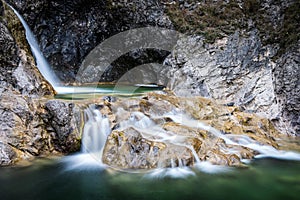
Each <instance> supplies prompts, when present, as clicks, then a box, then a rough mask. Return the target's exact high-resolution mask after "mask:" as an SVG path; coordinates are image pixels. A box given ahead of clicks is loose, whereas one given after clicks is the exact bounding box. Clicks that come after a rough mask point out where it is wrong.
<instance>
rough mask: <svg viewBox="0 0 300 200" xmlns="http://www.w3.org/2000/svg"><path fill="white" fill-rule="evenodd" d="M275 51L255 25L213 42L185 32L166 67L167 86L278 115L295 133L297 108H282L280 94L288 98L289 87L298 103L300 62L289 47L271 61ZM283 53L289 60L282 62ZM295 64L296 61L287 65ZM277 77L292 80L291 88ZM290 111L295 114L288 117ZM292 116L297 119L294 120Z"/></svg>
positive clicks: (272, 116)
mask: <svg viewBox="0 0 300 200" xmlns="http://www.w3.org/2000/svg"><path fill="white" fill-rule="evenodd" d="M294 49H297V46H296V47H295V48H294ZM275 52H276V50H275V49H274V47H271V46H263V45H262V44H261V42H260V38H259V36H258V32H257V31H251V32H250V33H249V34H248V36H247V37H245V36H242V35H241V32H238V31H237V32H236V33H235V34H234V35H231V36H230V37H228V38H227V37H225V38H223V39H222V40H217V41H216V42H215V43H214V44H204V42H203V38H201V37H197V36H189V37H186V38H182V39H181V40H180V41H179V42H178V44H177V47H176V48H175V50H174V51H173V52H172V55H171V56H169V57H168V58H167V60H166V62H165V63H167V64H168V68H166V69H165V72H164V73H165V74H168V75H167V76H168V87H169V88H171V89H172V90H173V91H174V92H175V93H176V94H177V95H180V96H189V95H201V96H205V97H210V98H212V99H215V100H220V102H223V103H225V104H227V103H233V104H234V105H237V106H240V107H242V108H243V109H245V111H246V112H254V113H257V114H259V115H261V116H263V117H266V118H268V119H271V120H274V121H276V120H279V121H280V123H276V125H277V126H278V128H280V130H282V132H285V133H288V134H295V133H297V130H296V129H297V128H295V127H296V124H297V120H298V116H299V108H297V106H289V108H288V107H287V106H285V108H282V106H281V105H280V103H278V101H276V99H277V98H280V99H285V98H286V97H282V96H283V94H285V96H287V95H286V94H287V93H290V95H289V96H291V100H290V102H294V103H293V105H298V104H297V103H296V102H297V99H299V92H297V81H295V80H297V76H298V73H296V71H297V70H296V69H297V67H298V66H297V64H294V63H297V59H298V58H299V56H298V55H297V53H296V52H297V51H295V50H294V52H295V53H293V52H289V53H287V54H284V55H283V56H282V57H281V58H280V60H279V61H272V57H273V56H274V55H275ZM285 59H287V60H289V61H288V62H291V63H289V64H285V65H284V64H283V62H284V60H285ZM291 65H292V66H295V67H294V68H292V67H287V66H291ZM283 66H286V68H287V69H288V68H289V69H291V71H290V72H289V73H288V70H285V71H284V73H283V70H282V69H283ZM276 74H278V75H276ZM285 74H289V75H285ZM274 75H275V76H276V78H275V79H273V76H274ZM284 76H289V78H288V79H286V78H284ZM178 77H180V78H178ZM274 80H275V81H274ZM279 82H280V84H281V83H284V82H285V83H284V84H286V85H290V88H287V90H289V91H290V92H287V91H286V92H283V93H282V92H279V90H280V89H279V87H282V84H281V86H279V85H280V84H279ZM278 84H279V85H278ZM276 88H277V89H276ZM279 96H281V97H279ZM292 99H293V100H292ZM287 102H288V101H287V99H285V100H284V103H282V104H285V105H286V104H287ZM283 113H286V114H283ZM287 113H294V114H291V115H293V116H292V117H290V116H288V115H289V114H287ZM292 119H293V123H290V121H291V120H292ZM292 124H293V125H292ZM286 127H289V128H286Z"/></svg>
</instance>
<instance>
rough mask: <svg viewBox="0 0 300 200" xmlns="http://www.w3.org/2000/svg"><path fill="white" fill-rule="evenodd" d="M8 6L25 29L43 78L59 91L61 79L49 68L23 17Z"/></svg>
mask: <svg viewBox="0 0 300 200" xmlns="http://www.w3.org/2000/svg"><path fill="white" fill-rule="evenodd" d="M10 8H11V9H12V10H13V11H14V13H15V14H16V15H17V17H18V18H19V19H20V21H21V23H22V25H23V27H24V29H25V34H26V39H27V41H28V43H29V46H30V48H31V51H32V54H33V56H34V57H35V61H36V65H37V67H38V69H39V71H40V72H41V74H42V75H43V76H44V78H45V79H46V80H47V81H48V82H49V83H50V84H51V85H52V87H53V88H54V89H55V91H56V92H58V93H61V92H62V91H61V87H59V86H60V85H61V81H60V80H59V78H58V77H57V76H56V75H55V73H54V72H53V70H52V69H51V67H50V65H49V63H48V61H47V60H46V58H45V57H44V55H43V54H42V52H41V50H40V47H39V45H38V43H37V41H36V39H35V37H34V35H33V33H32V31H31V30H30V28H29V26H28V24H27V23H26V21H25V20H24V18H23V17H22V16H21V15H20V14H19V13H18V12H17V11H16V10H15V9H14V8H13V7H12V6H10Z"/></svg>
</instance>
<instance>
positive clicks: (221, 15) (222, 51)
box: [9, 0, 300, 134]
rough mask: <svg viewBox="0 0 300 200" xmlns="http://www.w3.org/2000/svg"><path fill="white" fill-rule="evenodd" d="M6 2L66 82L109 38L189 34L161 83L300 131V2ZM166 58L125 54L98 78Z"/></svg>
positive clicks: (157, 54) (111, 77) (285, 129)
mask: <svg viewBox="0 0 300 200" xmlns="http://www.w3.org/2000/svg"><path fill="white" fill-rule="evenodd" d="M9 2H10V3H11V4H12V5H13V6H14V7H15V8H16V9H18V10H19V11H20V12H21V14H22V15H23V16H24V18H25V19H26V20H27V21H28V23H29V24H30V26H31V28H32V29H33V31H34V33H35V34H36V36H37V38H38V40H39V43H40V46H41V49H42V51H43V53H44V54H45V55H46V57H47V58H48V59H49V61H50V63H51V64H52V65H53V67H54V69H55V70H56V72H57V74H58V75H59V76H60V77H61V78H62V79H63V80H66V81H67V82H69V81H72V80H73V78H74V77H75V74H76V71H77V69H78V68H79V66H80V63H81V61H82V60H83V59H84V57H85V56H86V55H87V54H88V53H89V51H91V50H92V49H93V48H94V47H95V46H97V45H98V44H99V43H101V42H102V41H103V40H105V39H106V38H108V37H110V36H112V35H114V34H116V33H119V32H121V31H124V30H128V29H132V28H136V27H144V26H148V25H152V26H153V25H154V26H160V27H166V28H174V29H175V30H177V31H180V32H182V33H185V34H187V35H190V36H188V37H185V38H182V39H181V40H180V41H179V42H178V45H177V46H176V47H175V50H174V52H173V53H172V55H171V56H169V57H168V58H167V59H166V61H165V62H164V63H165V70H163V72H161V73H163V74H168V78H167V80H159V83H162V84H166V83H168V85H169V87H171V88H172V89H174V90H175V91H176V93H177V94H181V95H182V94H183V93H185V95H186V94H187V93H189V95H190V94H193V95H203V96H208V97H211V98H214V99H218V100H224V101H226V103H234V104H235V105H239V106H241V107H243V108H245V109H246V110H247V111H248V112H256V113H259V114H261V115H263V116H265V117H268V118H270V119H272V120H274V123H276V124H277V125H278V127H279V128H280V129H281V130H282V131H283V132H287V133H293V134H298V133H299V128H297V127H299V106H298V105H299V88H298V87H299V84H298V82H297V81H296V80H298V74H299V73H297V71H299V64H298V63H297V62H298V60H299V52H297V48H298V47H299V40H300V36H299V31H300V30H299V27H300V25H299V21H300V20H299V12H298V11H299V6H300V4H299V2H298V1H295V0H290V1H274V0H264V1H257V0H246V1H219V0H217V1H210V0H209V1H193V0H188V1H130V2H128V1H113V0H112V1H111V0H107V1H76V2H74V1H38V2H36V1H19V0H10V1H9ZM166 55H167V54H166V52H163V51H159V50H158V51H156V50H155V51H141V50H138V51H136V52H130V53H128V54H126V55H124V56H122V57H121V58H120V59H118V60H117V61H116V62H115V63H113V67H111V68H110V71H109V72H107V73H105V75H104V77H102V78H101V79H100V80H102V81H113V80H117V79H118V78H119V77H120V76H121V75H122V74H123V73H125V72H126V71H127V70H128V69H131V68H133V67H134V66H136V65H141V64H144V63H147V62H155V61H156V62H162V61H163V59H164V58H165V57H166ZM283 69H285V70H283ZM156 73H157V72H156ZM163 77H164V78H165V76H163ZM174 77H175V78H174ZM183 80H184V81H183Z"/></svg>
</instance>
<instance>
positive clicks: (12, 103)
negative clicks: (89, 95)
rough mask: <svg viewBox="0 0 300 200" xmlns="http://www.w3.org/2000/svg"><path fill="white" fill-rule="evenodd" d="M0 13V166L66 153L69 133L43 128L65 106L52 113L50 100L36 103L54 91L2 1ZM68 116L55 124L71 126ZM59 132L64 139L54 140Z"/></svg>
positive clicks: (19, 27) (17, 23) (15, 18)
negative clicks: (53, 153) (44, 155)
mask: <svg viewBox="0 0 300 200" xmlns="http://www.w3.org/2000/svg"><path fill="white" fill-rule="evenodd" d="M0 15H1V17H0V166H1V165H9V164H13V163H15V162H17V161H19V160H24V159H30V158H32V157H33V156H37V155H42V154H49V153H50V152H64V151H68V152H69V150H70V149H68V150H66V149H67V148H68V147H65V146H66V143H65V142H66V141H67V139H65V138H67V137H68V136H69V134H70V132H67V131H65V130H63V129H62V128H61V129H60V130H61V131H60V132H58V134H56V132H55V134H53V135H51V134H49V132H50V131H48V130H47V127H52V126H51V124H53V123H54V122H53V121H55V116H56V117H57V115H59V116H60V115H61V113H62V112H63V111H64V109H63V108H64V107H67V108H68V105H67V104H63V105H60V113H56V112H55V110H53V109H51V106H49V105H52V104H53V103H51V102H48V103H46V105H44V103H42V102H43V101H41V102H39V101H40V100H38V99H40V98H42V97H43V96H45V95H47V96H52V95H53V94H54V90H53V89H52V87H51V86H50V85H49V84H48V83H47V81H46V80H44V78H43V77H42V76H41V74H40V73H39V71H38V70H37V67H36V66H35V62H34V59H33V57H32V55H31V52H30V48H29V46H28V44H27V42H26V38H25V32H24V29H23V28H22V24H21V23H20V21H19V20H18V18H17V16H16V15H15V14H14V13H13V11H12V10H10V8H9V7H8V6H7V5H5V4H3V2H2V1H1V2H0ZM71 111H72V110H71ZM68 113H69V112H68ZM46 114H48V115H53V116H54V117H51V118H50V117H45V115H46ZM42 116H43V117H42ZM53 118H54V119H53ZM46 119H47V120H50V121H51V122H46V121H45V120H46ZM68 119H70V117H69V118H67V119H65V121H66V122H65V124H59V125H56V127H58V126H62V127H63V126H69V127H70V128H71V127H72V126H71V125H70V122H69V121H68ZM53 126H54V125H53ZM61 132H63V134H65V135H64V136H63V137H65V138H63V137H62V138H60V139H59V142H56V140H57V139H56V138H58V137H59V136H60V133H61ZM74 132H75V131H74ZM69 146H72V145H69ZM73 146H74V145H73ZM77 146H78V145H77Z"/></svg>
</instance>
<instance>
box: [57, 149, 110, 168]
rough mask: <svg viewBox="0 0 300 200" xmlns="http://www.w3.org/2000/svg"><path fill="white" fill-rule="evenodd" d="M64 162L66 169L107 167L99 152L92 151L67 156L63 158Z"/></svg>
mask: <svg viewBox="0 0 300 200" xmlns="http://www.w3.org/2000/svg"><path fill="white" fill-rule="evenodd" d="M62 162H63V163H65V164H66V168H65V170H66V171H71V170H79V171H85V170H103V169H105V168H106V167H107V166H106V165H105V164H103V163H102V160H101V156H100V155H99V154H92V153H90V154H88V153H79V154H76V155H71V156H66V157H64V158H63V159H62Z"/></svg>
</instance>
